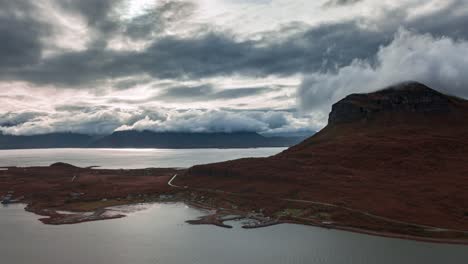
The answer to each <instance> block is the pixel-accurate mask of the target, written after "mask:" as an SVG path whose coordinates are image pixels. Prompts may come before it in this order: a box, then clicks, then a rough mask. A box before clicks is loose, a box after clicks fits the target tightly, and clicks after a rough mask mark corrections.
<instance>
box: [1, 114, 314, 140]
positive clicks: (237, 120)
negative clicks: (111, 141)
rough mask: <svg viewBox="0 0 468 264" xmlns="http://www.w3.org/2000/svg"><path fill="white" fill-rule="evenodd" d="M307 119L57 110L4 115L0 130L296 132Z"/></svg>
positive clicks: (23, 132)
mask: <svg viewBox="0 0 468 264" xmlns="http://www.w3.org/2000/svg"><path fill="white" fill-rule="evenodd" d="M309 127H310V124H309V123H308V120H307V119H304V118H299V117H297V116H296V115H295V114H294V113H291V112H288V111H234V110H233V111H229V110H198V109H192V110H174V109H165V108H161V109H152V110H149V109H138V110H131V111H130V110H124V109H119V108H115V109H107V108H104V109H90V110H86V109H79V108H78V109H73V108H71V109H69V110H66V109H65V108H64V109H61V111H58V112H55V113H49V114H43V113H18V114H14V113H8V114H6V115H3V116H0V131H1V132H3V133H5V134H13V135H33V134H44V133H52V132H75V133H85V134H110V133H112V132H114V131H118V130H151V131H157V132H228V133H229V132H240V131H249V132H260V133H272V132H297V131H304V130H308V129H309Z"/></svg>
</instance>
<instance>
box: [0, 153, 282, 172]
mask: <svg viewBox="0 0 468 264" xmlns="http://www.w3.org/2000/svg"><path fill="white" fill-rule="evenodd" d="M284 149H285V148H248V149H21V150H0V167H1V166H18V167H28V166H49V165H50V164H52V163H55V162H66V163H70V164H73V165H75V166H79V167H87V166H100V167H102V168H106V169H121V168H123V169H141V168H150V167H159V168H163V167H164V168H167V167H178V168H180V167H182V168H184V167H190V166H193V165H197V164H204V163H212V162H219V161H226V160H232V159H238V158H244V157H267V156H271V155H274V154H277V153H279V152H281V151H282V150H284Z"/></svg>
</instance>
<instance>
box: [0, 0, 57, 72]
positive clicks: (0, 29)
mask: <svg viewBox="0 0 468 264" xmlns="http://www.w3.org/2000/svg"><path fill="white" fill-rule="evenodd" d="M0 6H1V9H0V36H1V41H0V58H1V59H0V69H2V71H6V70H9V69H15V68H20V67H25V66H27V65H29V64H30V63H37V62H39V61H40V58H41V55H42V49H43V44H42V41H41V38H44V37H47V36H48V35H49V34H50V31H51V28H50V27H49V26H48V25H46V24H44V23H42V22H41V21H39V20H38V19H37V18H36V13H37V12H38V9H37V7H36V6H35V5H34V1H27V0H15V1H9V0H0Z"/></svg>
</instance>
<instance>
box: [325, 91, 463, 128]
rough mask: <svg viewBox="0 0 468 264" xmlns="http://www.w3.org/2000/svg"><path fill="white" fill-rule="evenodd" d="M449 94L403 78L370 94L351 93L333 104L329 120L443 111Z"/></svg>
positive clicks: (337, 121)
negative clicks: (405, 80)
mask: <svg viewBox="0 0 468 264" xmlns="http://www.w3.org/2000/svg"><path fill="white" fill-rule="evenodd" d="M453 100H455V99H454V98H452V97H449V96H447V95H444V94H442V93H439V92H437V91H435V90H433V89H431V88H429V87H427V86H425V85H424V84H421V83H418V82H406V83H402V84H398V85H395V86H391V87H388V88H386V89H384V90H380V91H378V92H374V93H370V94H351V95H349V96H347V97H346V98H344V99H342V100H341V101H339V102H337V103H336V104H334V105H333V107H332V111H331V113H330V115H329V120H328V124H329V125H336V124H343V123H352V122H358V121H360V122H369V121H373V120H376V119H378V118H380V117H381V116H380V115H381V114H386V115H387V116H388V115H389V114H405V113H409V114H415V113H419V114H430V115H438V114H446V113H448V112H450V111H453V110H454V109H453Z"/></svg>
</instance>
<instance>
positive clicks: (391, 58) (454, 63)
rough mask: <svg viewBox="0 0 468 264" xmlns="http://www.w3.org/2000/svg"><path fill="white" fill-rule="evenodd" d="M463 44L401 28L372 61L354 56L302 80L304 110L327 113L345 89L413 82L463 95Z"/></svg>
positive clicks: (467, 81) (467, 86)
mask: <svg viewBox="0 0 468 264" xmlns="http://www.w3.org/2000/svg"><path fill="white" fill-rule="evenodd" d="M463 54H468V42H467V41H463V40H459V41H456V40H453V39H451V38H448V37H440V38H435V37H433V36H431V35H429V34H425V35H421V34H417V33H414V32H411V31H407V30H404V29H401V30H400V31H399V32H398V33H397V34H396V35H395V39H394V40H393V41H392V42H391V43H390V44H389V45H387V46H383V47H382V48H381V49H380V50H379V52H378V53H377V55H376V58H375V61H374V60H372V61H371V60H355V61H353V62H352V63H351V64H350V65H348V66H345V67H341V68H339V69H338V70H337V71H336V72H328V73H314V74H311V75H308V76H306V77H305V78H304V81H303V83H302V85H301V87H300V89H299V91H298V99H299V104H300V107H301V109H302V110H304V111H325V112H327V111H329V109H330V106H331V104H332V103H333V102H336V101H338V100H340V99H341V98H343V97H345V96H346V95H348V94H350V93H356V92H370V91H374V90H377V89H380V88H384V87H387V86H389V85H392V84H395V83H398V82H402V81H407V80H413V81H419V82H422V83H425V84H426V85H428V86H430V87H432V88H434V89H437V90H439V91H442V92H445V93H448V94H452V95H456V96H460V97H465V98H468V75H467V74H466V73H467V72H468V57H466V56H464V55H463Z"/></svg>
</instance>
